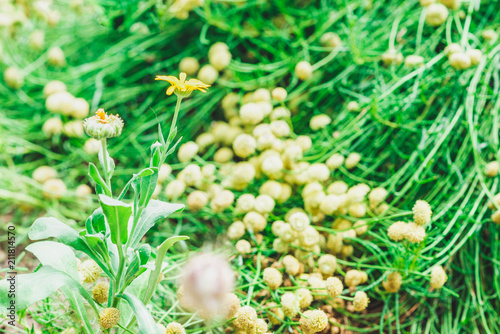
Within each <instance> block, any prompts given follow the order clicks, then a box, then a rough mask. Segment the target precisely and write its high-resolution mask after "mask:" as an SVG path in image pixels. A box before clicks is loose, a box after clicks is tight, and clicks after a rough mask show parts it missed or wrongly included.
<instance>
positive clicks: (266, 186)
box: [259, 180, 283, 200]
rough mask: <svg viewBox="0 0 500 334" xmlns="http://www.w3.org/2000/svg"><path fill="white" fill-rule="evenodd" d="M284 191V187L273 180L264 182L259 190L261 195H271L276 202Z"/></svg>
mask: <svg viewBox="0 0 500 334" xmlns="http://www.w3.org/2000/svg"><path fill="white" fill-rule="evenodd" d="M282 191H283V186H282V185H281V184H280V183H279V182H277V181H273V180H269V181H266V182H264V183H263V184H262V185H261V186H260V188H259V193H260V194H266V195H269V196H271V197H272V198H274V199H275V200H278V199H279V198H280V196H281V192H282Z"/></svg>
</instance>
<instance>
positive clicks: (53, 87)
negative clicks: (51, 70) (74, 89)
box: [43, 80, 67, 98]
mask: <svg viewBox="0 0 500 334" xmlns="http://www.w3.org/2000/svg"><path fill="white" fill-rule="evenodd" d="M66 89H67V87H66V84H65V83H64V82H62V81H59V80H52V81H49V82H48V83H47V84H46V85H45V87H43V96H45V98H47V97H49V96H50V95H52V94H54V93H59V92H64V91H66Z"/></svg>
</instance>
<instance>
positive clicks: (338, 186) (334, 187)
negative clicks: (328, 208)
mask: <svg viewBox="0 0 500 334" xmlns="http://www.w3.org/2000/svg"><path fill="white" fill-rule="evenodd" d="M348 189H349V186H348V185H347V183H345V182H344V181H335V182H332V183H331V184H330V185H329V186H328V188H327V189H326V192H327V193H328V194H334V195H342V194H345V193H346V192H347V190H348Z"/></svg>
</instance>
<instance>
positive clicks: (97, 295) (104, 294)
mask: <svg viewBox="0 0 500 334" xmlns="http://www.w3.org/2000/svg"><path fill="white" fill-rule="evenodd" d="M108 295H109V284H108V283H106V282H99V283H97V284H96V285H95V286H94V288H93V289H92V297H93V298H94V300H95V301H96V302H98V303H99V304H103V303H105V302H107V301H108Z"/></svg>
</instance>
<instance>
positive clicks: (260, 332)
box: [255, 319, 269, 334]
mask: <svg viewBox="0 0 500 334" xmlns="http://www.w3.org/2000/svg"><path fill="white" fill-rule="evenodd" d="M268 329H269V326H268V325H267V322H266V321H265V320H264V319H257V322H256V323H255V334H266V333H267V330H268Z"/></svg>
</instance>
